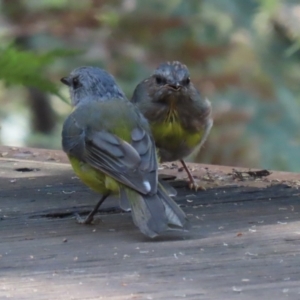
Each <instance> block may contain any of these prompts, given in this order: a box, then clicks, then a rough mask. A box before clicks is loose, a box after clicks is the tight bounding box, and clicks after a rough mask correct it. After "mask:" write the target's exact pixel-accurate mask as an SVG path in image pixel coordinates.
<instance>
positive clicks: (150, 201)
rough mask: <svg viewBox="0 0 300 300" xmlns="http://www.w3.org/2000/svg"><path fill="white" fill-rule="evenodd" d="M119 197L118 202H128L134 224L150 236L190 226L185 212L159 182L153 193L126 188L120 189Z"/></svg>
mask: <svg viewBox="0 0 300 300" xmlns="http://www.w3.org/2000/svg"><path fill="white" fill-rule="evenodd" d="M121 197H123V199H122V200H120V203H126V201H128V202H129V203H130V206H131V214H132V219H133V222H134V224H135V225H136V226H137V227H138V228H139V229H140V231H141V232H142V233H143V234H145V235H147V236H149V237H151V238H154V237H155V236H157V235H159V234H160V233H162V232H164V231H167V230H188V228H189V227H190V225H189V221H188V219H187V217H186V215H185V213H184V212H183V211H182V209H181V208H180V207H179V206H178V205H177V204H176V203H175V202H174V201H173V200H172V199H171V198H170V197H169V196H168V195H167V193H166V191H165V190H164V188H163V186H162V185H161V184H159V186H158V191H157V194H155V195H141V194H139V193H137V192H136V191H133V190H131V189H127V188H126V189H124V190H123V191H121Z"/></svg>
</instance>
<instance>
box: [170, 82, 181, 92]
mask: <svg viewBox="0 0 300 300" xmlns="http://www.w3.org/2000/svg"><path fill="white" fill-rule="evenodd" d="M168 86H169V87H170V88H171V89H173V90H175V91H179V90H180V89H181V85H180V84H179V83H178V82H176V83H175V84H169V85H168Z"/></svg>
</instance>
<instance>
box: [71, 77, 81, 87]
mask: <svg viewBox="0 0 300 300" xmlns="http://www.w3.org/2000/svg"><path fill="white" fill-rule="evenodd" d="M72 85H73V88H74V89H77V88H79V87H80V81H79V78H78V77H74V78H73V79H72Z"/></svg>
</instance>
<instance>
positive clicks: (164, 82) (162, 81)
mask: <svg viewBox="0 0 300 300" xmlns="http://www.w3.org/2000/svg"><path fill="white" fill-rule="evenodd" d="M155 80H156V83H157V84H159V85H162V84H166V83H167V82H166V80H165V78H163V77H160V76H157V77H155Z"/></svg>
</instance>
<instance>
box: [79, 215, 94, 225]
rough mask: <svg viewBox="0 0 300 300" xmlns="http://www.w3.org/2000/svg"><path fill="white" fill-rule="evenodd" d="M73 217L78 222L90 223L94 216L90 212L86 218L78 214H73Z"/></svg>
mask: <svg viewBox="0 0 300 300" xmlns="http://www.w3.org/2000/svg"><path fill="white" fill-rule="evenodd" d="M75 218H76V222H77V223H78V224H84V225H90V224H92V222H93V220H94V217H93V216H91V215H90V214H89V215H88V216H87V217H86V218H83V217H81V216H80V215H79V214H75Z"/></svg>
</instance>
